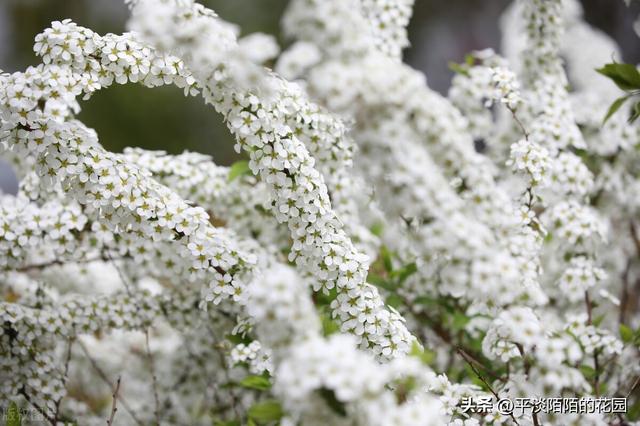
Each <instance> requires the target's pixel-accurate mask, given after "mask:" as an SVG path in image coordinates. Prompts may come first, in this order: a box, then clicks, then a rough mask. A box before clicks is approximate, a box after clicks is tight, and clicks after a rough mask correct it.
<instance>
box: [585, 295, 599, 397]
mask: <svg viewBox="0 0 640 426" xmlns="http://www.w3.org/2000/svg"><path fill="white" fill-rule="evenodd" d="M584 303H585V304H586V305H587V324H589V325H593V319H592V318H593V314H592V311H593V304H592V303H591V298H589V292H588V291H585V292H584ZM593 369H594V370H595V374H594V376H593V392H594V393H595V395H596V396H600V395H599V394H600V389H599V388H600V383H599V382H600V363H599V362H598V349H594V350H593Z"/></svg>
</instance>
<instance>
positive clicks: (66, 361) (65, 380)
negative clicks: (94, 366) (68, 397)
mask: <svg viewBox="0 0 640 426" xmlns="http://www.w3.org/2000/svg"><path fill="white" fill-rule="evenodd" d="M73 342H74V339H69V344H68V345H67V356H66V359H65V362H64V371H63V373H62V383H63V384H64V385H65V387H66V385H67V375H68V374H69V362H70V361H71V348H72V347H73ZM65 394H66V393H65ZM65 394H63V395H62V396H61V397H60V398H59V399H58V400H57V401H56V411H55V414H54V420H55V422H56V423H58V417H59V415H60V405H61V404H62V400H63V399H64V396H65Z"/></svg>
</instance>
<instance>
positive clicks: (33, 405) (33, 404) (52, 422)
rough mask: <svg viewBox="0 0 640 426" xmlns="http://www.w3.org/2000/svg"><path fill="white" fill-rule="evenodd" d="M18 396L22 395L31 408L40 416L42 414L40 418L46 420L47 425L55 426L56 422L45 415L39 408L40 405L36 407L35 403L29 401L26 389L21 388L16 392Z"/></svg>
mask: <svg viewBox="0 0 640 426" xmlns="http://www.w3.org/2000/svg"><path fill="white" fill-rule="evenodd" d="M18 393H19V394H20V395H22V396H23V397H24V399H26V400H27V402H28V403H29V405H31V406H32V407H33V408H35V409H36V410H37V411H38V412H39V413H40V414H42V416H43V417H44V418H45V419H47V421H48V422H49V423H51V424H52V425H53V426H56V423H57V422H56V420H55V419H54V418H53V417H52V416H51V415H50V414H49V413H47V412H46V411H45V410H44V409H43V408H42V407H40V405H38V404H37V403H36V402H35V401H33V400H32V399H31V397H30V396H29V394H28V393H27V391H26V389H25V388H24V387H23V388H22V389H20V391H19V392H18Z"/></svg>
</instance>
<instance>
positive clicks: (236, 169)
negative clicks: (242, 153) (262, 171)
mask: <svg viewBox="0 0 640 426" xmlns="http://www.w3.org/2000/svg"><path fill="white" fill-rule="evenodd" d="M250 173H251V169H250V168H249V162H248V161H246V160H240V161H236V162H235V163H233V164H232V165H231V168H230V169H229V176H228V177H227V180H228V181H229V182H231V181H233V180H234V179H237V178H239V177H240V176H244V175H248V174H250Z"/></svg>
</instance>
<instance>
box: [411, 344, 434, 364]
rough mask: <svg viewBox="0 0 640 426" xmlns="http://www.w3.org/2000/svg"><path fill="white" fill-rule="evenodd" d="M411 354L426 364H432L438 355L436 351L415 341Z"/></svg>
mask: <svg viewBox="0 0 640 426" xmlns="http://www.w3.org/2000/svg"><path fill="white" fill-rule="evenodd" d="M409 355H410V356H413V357H416V358H418V359H419V360H420V361H422V363H423V364H425V365H431V363H432V362H433V360H434V359H435V357H436V354H435V352H432V351H429V350H427V349H424V348H422V347H421V346H420V344H419V343H417V342H413V345H412V346H411V352H409Z"/></svg>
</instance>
